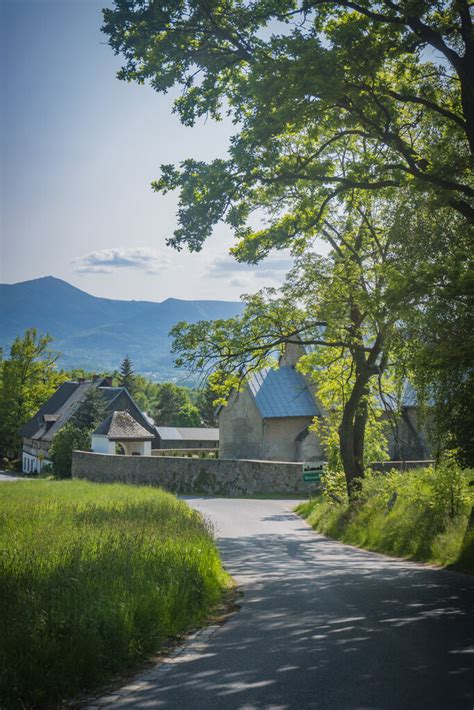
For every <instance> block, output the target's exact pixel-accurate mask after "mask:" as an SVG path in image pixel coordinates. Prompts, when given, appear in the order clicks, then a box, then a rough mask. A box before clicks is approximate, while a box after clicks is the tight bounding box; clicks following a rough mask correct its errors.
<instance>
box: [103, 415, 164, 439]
mask: <svg viewBox="0 0 474 710" xmlns="http://www.w3.org/2000/svg"><path fill="white" fill-rule="evenodd" d="M92 435H93V436H94V435H95V436H106V437H107V438H108V439H111V440H116V439H118V440H121V441H123V440H125V439H129V440H134V441H136V440H147V441H151V440H152V439H154V436H153V434H150V432H149V431H147V430H146V429H145V428H144V427H142V425H141V424H139V423H138V422H137V420H136V419H134V418H133V417H132V415H131V414H130V413H129V412H113V413H112V414H109V416H108V417H107V419H105V420H104V421H103V422H102V423H101V424H99V426H98V427H97V429H95V431H94V432H93V433H92Z"/></svg>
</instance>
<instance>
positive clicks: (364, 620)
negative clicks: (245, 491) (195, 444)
mask: <svg viewBox="0 0 474 710" xmlns="http://www.w3.org/2000/svg"><path fill="white" fill-rule="evenodd" d="M188 502H189V503H191V505H193V506H195V507H196V508H198V509H199V510H201V511H202V512H203V513H204V514H205V515H207V516H208V517H210V518H211V520H212V521H213V523H214V525H215V526H216V531H217V533H218V535H219V544H220V548H221V551H222V556H223V559H224V562H225V564H226V567H227V569H228V570H229V571H230V573H231V574H232V575H233V576H234V577H235V579H236V581H237V583H238V585H239V586H240V588H241V589H242V591H243V598H242V599H241V604H242V607H241V610H240V612H239V613H237V614H234V615H233V616H232V617H231V618H230V619H229V620H228V621H227V622H226V623H225V624H223V625H222V626H219V627H211V628H210V629H208V630H207V631H206V632H204V634H200V635H197V637H196V638H195V639H194V640H191V642H190V643H189V644H188V645H187V646H185V647H184V649H183V650H182V651H181V653H180V654H179V655H176V656H175V657H174V658H172V659H170V661H169V662H167V663H165V664H164V665H162V666H159V667H157V668H155V669H153V670H151V671H149V672H147V673H146V674H145V675H142V676H141V677H139V678H137V679H136V681H135V682H134V683H132V684H130V685H129V686H127V687H126V688H123V689H121V690H120V691H118V692H117V694H114V695H112V696H109V697H108V698H107V699H105V698H103V699H102V703H101V702H100V701H99V702H98V703H97V704H109V705H110V706H112V707H117V708H129V709H131V708H180V709H182V710H213V709H214V708H215V709H217V708H219V710H232V709H234V708H240V709H242V710H243V709H244V708H245V709H246V710H250V709H251V708H272V709H273V710H277V709H278V710H283V709H287V708H292V709H293V708H294V709H296V708H302V709H303V708H317V709H318V710H326V709H328V710H329V709H330V710H373V709H375V708H377V709H379V708H380V709H382V708H383V709H393V710H395V709H396V710H408V709H411V708H413V709H415V708H416V710H421V709H424V708H436V709H437V710H438V709H440V710H445V709H446V710H461V708H462V709H463V710H464V709H466V710H472V708H473V707H474V624H473V601H474V578H471V577H468V576H465V575H461V574H455V573H450V572H445V571H439V570H434V569H431V568H428V567H423V566H419V565H413V564H410V563H404V562H401V561H395V560H392V559H390V558H387V557H384V556H382V555H377V554H372V553H368V552H363V551H360V550H356V549H354V548H351V547H348V546H345V545H342V544H340V543H337V542H333V541H330V540H328V539H326V538H324V537H321V536H319V535H317V534H315V533H314V532H313V531H312V530H311V529H310V528H309V527H308V526H307V525H306V523H304V522H303V521H301V520H300V519H298V518H297V517H296V516H294V515H293V513H291V509H292V508H293V507H294V505H295V501H286V502H285V501H276V500H274V501H261V500H230V499H207V500H203V499H189V501H188Z"/></svg>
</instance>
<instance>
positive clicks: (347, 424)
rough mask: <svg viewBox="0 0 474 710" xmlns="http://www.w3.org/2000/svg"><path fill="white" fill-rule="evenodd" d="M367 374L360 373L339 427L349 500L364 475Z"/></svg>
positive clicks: (340, 448) (357, 489) (354, 493)
mask: <svg viewBox="0 0 474 710" xmlns="http://www.w3.org/2000/svg"><path fill="white" fill-rule="evenodd" d="M367 382H368V378H367V376H366V375H362V374H360V373H359V374H358V375H357V376H356V381H355V384H354V388H353V390H352V392H351V396H350V397H349V399H348V400H347V402H346V405H345V407H344V411H343V414H342V421H341V425H340V427H339V451H340V454H341V459H342V464H343V467H344V473H345V475H346V485H347V494H348V496H349V500H353V499H354V496H355V495H356V494H357V492H358V491H359V490H360V487H361V483H362V479H363V477H364V442H365V426H366V423H367V402H366V401H365V399H364V398H365V395H366V394H367Z"/></svg>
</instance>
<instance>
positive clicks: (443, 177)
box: [103, 0, 474, 487]
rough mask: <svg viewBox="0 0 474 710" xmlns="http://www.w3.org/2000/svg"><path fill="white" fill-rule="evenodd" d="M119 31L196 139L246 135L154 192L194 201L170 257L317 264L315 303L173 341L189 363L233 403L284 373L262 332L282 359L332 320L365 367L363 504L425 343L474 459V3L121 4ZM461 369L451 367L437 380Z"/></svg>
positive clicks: (112, 36)
mask: <svg viewBox="0 0 474 710" xmlns="http://www.w3.org/2000/svg"><path fill="white" fill-rule="evenodd" d="M103 30H104V32H105V33H106V35H107V36H108V38H109V44H110V45H111V47H112V48H113V49H114V51H115V52H116V53H118V54H120V53H121V54H122V55H123V56H124V57H125V64H124V66H123V67H122V69H121V70H120V72H119V78H121V79H123V80H127V81H137V82H138V83H144V82H145V81H150V83H151V85H152V86H153V88H154V89H155V90H157V91H159V92H164V93H166V92H168V91H169V90H170V89H171V88H172V87H175V88H179V89H180V91H177V92H176V96H177V98H176V99H175V102H174V109H175V112H176V114H177V115H178V116H179V118H180V120H181V122H182V123H183V124H185V125H190V126H191V125H194V123H195V122H196V121H197V120H198V119H199V118H201V117H203V116H206V117H207V116H211V117H212V118H214V119H216V120H219V119H220V118H221V117H222V115H224V114H225V113H227V115H229V116H230V117H231V119H232V121H233V123H234V125H235V126H236V127H237V129H236V130H237V132H236V135H234V136H233V138H232V139H231V141H230V147H229V151H228V155H227V156H226V157H225V158H217V159H215V160H213V161H212V162H210V163H205V162H203V161H199V160H194V159H187V160H184V161H183V162H182V163H181V164H180V165H179V166H173V165H163V166H162V167H161V176H160V177H159V178H158V179H157V180H156V181H155V182H154V183H153V188H154V189H155V190H156V191H158V192H160V193H163V194H165V193H167V192H168V191H175V190H177V191H179V194H180V199H179V211H178V228H177V230H176V231H175V232H174V235H173V236H171V237H170V238H169V239H168V243H169V244H171V245H172V246H174V247H176V248H177V249H178V250H179V249H181V248H183V247H184V246H187V247H188V248H189V249H190V250H191V251H199V250H200V249H201V248H202V246H203V243H204V241H205V240H206V239H207V238H208V237H209V235H210V234H211V233H212V230H213V228H214V226H215V225H216V224H217V223H218V222H220V221H224V222H226V223H227V224H228V225H229V227H230V228H231V229H232V230H233V232H234V235H235V239H236V242H235V245H234V248H233V249H232V253H233V254H234V256H235V257H236V258H237V260H239V261H243V262H247V263H257V262H259V261H261V260H262V259H264V258H265V257H266V256H267V255H268V254H269V253H270V252H271V251H272V250H274V249H284V248H288V249H290V250H291V252H292V254H293V255H299V256H300V257H301V255H302V254H305V258H306V265H305V270H306V275H307V278H303V279H302V280H301V281H302V284H304V285H305V288H306V295H305V293H304V292H303V287H302V285H301V288H300V289H299V290H298V289H297V288H295V287H294V286H295V283H294V282H293V294H291V297H288V298H286V299H283V304H282V303H281V301H280V304H281V308H280V311H281V310H283V319H282V318H280V317H279V314H278V310H279V309H278V307H277V306H276V304H275V303H273V304H272V306H271V313H270V314H266V313H264V307H265V297H264V296H260V297H259V296H257V297H255V298H253V300H252V299H249V300H248V301H247V314H246V316H245V317H244V318H243V319H242V320H238V319H232V320H230V321H220V322H217V323H216V324H214V326H213V328H212V331H209V329H208V326H207V325H206V324H198V325H197V326H195V327H194V328H189V329H186V326H184V325H183V324H181V326H180V327H178V328H177V329H175V330H174V337H175V349H176V352H179V353H180V354H181V360H182V362H184V363H186V362H190V361H191V362H192V363H193V364H194V366H195V367H196V369H198V370H199V369H201V370H202V369H203V368H204V367H205V368H206V369H207V371H212V370H216V369H217V370H219V371H220V374H221V375H222V377H221V381H220V383H219V385H218V387H217V389H216V393H217V394H218V395H219V397H218V398H219V399H221V400H222V401H223V400H225V397H226V393H228V391H229V389H230V388H231V387H236V388H238V387H240V386H241V385H242V380H243V378H244V376H245V374H246V372H249V371H252V370H253V369H258V368H259V367H262V366H263V365H265V364H268V358H269V353H270V352H271V351H270V350H269V349H268V348H267V349H265V348H264V347H262V333H265V332H266V333H267V344H268V345H269V346H270V345H271V346H272V347H273V348H274V349H277V350H278V349H279V347H280V346H281V344H282V343H283V342H284V341H285V339H286V340H288V339H289V338H291V337H294V336H295V335H297V334H301V332H302V328H301V323H302V318H303V319H304V317H305V316H304V314H305V313H306V321H305V323H306V332H308V330H309V329H310V328H313V329H314V327H315V323H318V322H320V321H321V320H323V321H325V322H326V323H327V326H328V328H327V331H326V332H325V338H324V339H325V340H326V342H327V341H329V342H331V343H333V344H334V346H335V347H336V344H337V343H339V346H340V347H341V348H344V349H345V351H346V352H344V353H343V354H342V357H343V358H344V359H346V358H347V350H348V351H349V352H350V360H351V362H350V367H352V366H353V374H352V376H351V378H349V379H350V380H352V382H350V384H351V389H350V395H349V394H348V393H347V392H346V395H348V396H346V397H345V398H342V397H341V402H343V405H342V413H341V414H340V422H339V424H338V425H337V426H338V429H339V432H340V433H339V454H340V457H341V459H342V463H343V465H344V470H345V472H346V475H347V478H348V486H349V487H350V484H351V482H353V481H354V480H355V479H357V478H360V477H362V476H363V471H364V460H365V462H366V461H367V459H370V458H371V455H375V454H370V450H371V448H374V447H376V444H377V427H379V431H380V426H381V424H380V422H377V417H376V416H375V417H374V416H373V412H374V407H373V398H372V392H371V390H373V381H374V380H375V378H377V377H378V376H379V374H380V375H381V376H382V375H383V373H384V371H385V370H386V368H387V366H388V363H389V362H391V359H390V358H391V356H392V355H393V353H394V352H396V351H397V347H398V353H397V354H398V359H399V361H402V360H403V359H404V357H405V361H406V359H407V358H406V356H407V353H406V349H405V344H406V342H407V337H406V334H407V333H408V334H409V337H408V339H409V341H410V343H409V344H410V345H411V346H412V347H411V353H412V356H413V357H412V361H413V366H412V370H413V371H415V372H416V374H417V375H418V378H420V377H421V373H423V372H426V373H427V374H428V375H429V376H430V377H431V380H430V384H431V386H432V388H434V389H435V390H437V398H436V399H437V402H436V405H437V412H438V421H439V422H440V426H439V428H438V431H439V435H438V438H440V435H441V434H442V433H443V430H444V431H446V432H447V433H446V435H444V433H443V436H442V439H443V441H442V445H443V447H446V446H452V445H453V444H454V445H455V446H456V447H459V449H460V453H461V455H462V456H463V460H464V461H469V460H471V459H472V446H473V443H472V442H473V440H472V434H469V432H472V427H471V428H469V426H466V425H465V424H464V422H466V418H469V417H470V416H472V411H474V407H472V406H471V403H472V401H473V391H474V388H473V387H472V378H471V377H470V373H471V372H472V362H471V361H472V347H471V348H470V351H469V352H470V359H469V363H468V366H467V367H468V369H467V370H466V366H465V362H464V361H463V360H462V357H461V356H460V352H461V351H462V350H465V352H468V348H465V349H464V348H463V347H462V342H463V341H462V333H463V332H464V333H465V334H467V333H469V332H471V333H472V332H474V327H473V322H472V313H473V312H474V309H473V307H472V305H473V304H472V277H471V281H470V282H468V278H469V277H468V276H467V274H468V273H469V261H471V266H472V231H471V232H470V231H469V228H470V225H472V224H473V223H474V210H473V207H472V197H473V196H474V185H473V182H472V152H473V149H474V103H473V101H472V96H473V95H474V75H473V66H474V65H473V62H472V57H473V56H474V39H473V33H472V23H471V20H470V17H469V8H468V3H467V2H465V0H463V2H457V1H455V0H449V1H448V2H445V1H444V0H436V1H435V2H413V1H412V0H400V1H399V2H397V3H393V2H389V1H388V0H378V1H377V2H374V3H368V2H358V3H354V2H349V1H346V0H334V1H332V0H331V1H329V2H320V1H319V0H318V1H317V0H314V1H311V0H309V2H303V3H300V4H295V3H294V2H293V0H280V1H278V2H277V1H276V0H270V2H269V1H268V0H255V2H252V3H243V2H241V1H240V0H226V2H220V1H218V2H215V3H211V4H209V3H181V2H171V3H167V4H163V3H161V4H160V3H143V2H141V1H139V0H120V1H117V2H116V3H115V6H114V8H111V9H106V10H104V27H103ZM255 214H258V215H259V216H261V219H260V220H255ZM438 215H440V218H439V219H438ZM450 222H451V223H452V224H451V226H449V225H450ZM443 225H444V226H443ZM446 225H448V229H444V227H445V226H446ZM443 235H445V236H443ZM316 239H324V240H325V241H326V242H327V243H328V244H329V245H330V247H331V250H332V252H331V255H330V259H329V263H328V260H325V259H318V258H317V256H316V255H315V254H314V251H315V245H316ZM469 240H470V242H469ZM469 244H470V246H469ZM412 245H414V248H413V247H412ZM433 255H434V256H435V258H433ZM470 255H471V256H470ZM444 257H446V261H447V263H446V264H444ZM471 273H472V269H471ZM469 283H470V284H471V287H470V288H471V298H470V300H469V297H468V295H467V294H468V287H469ZM287 291H288V289H287ZM287 295H289V294H287ZM259 298H260V303H259V302H258V301H259ZM299 299H300V300H299ZM301 302H302V303H303V305H304V306H305V308H303V307H301V308H299V305H300V303H301ZM313 304H314V305H313ZM446 304H447V305H448V307H447V308H446ZM453 304H454V305H453ZM288 306H289V307H290V308H291V309H292V311H289V310H288ZM290 312H291V316H289V313H290ZM302 314H303V315H302ZM259 319H260V320H261V323H262V325H261V327H259ZM298 320H299V323H296V325H295V321H298ZM402 325H403V326H404V327H405V337H403V336H401V334H400V330H401V326H402ZM427 333H428V334H429V335H428V336H427V335H426V334H427ZM453 333H455V334H456V335H457V337H455V338H453V337H452V335H453ZM437 334H440V335H439V337H438V335H437ZM459 334H461V337H459ZM314 339H315V340H319V341H321V340H322V339H323V338H321V337H320V338H319V339H318V338H316V337H315V338H314ZM467 339H468V336H466V340H467ZM469 339H470V338H469ZM307 340H310V338H307ZM404 341H405V342H404ZM341 343H342V344H341ZM451 343H454V347H452V348H451V345H450V344H451ZM418 344H420V346H419V347H418ZM445 344H448V345H447V346H446V345H445ZM235 345H238V346H239V349H238V351H237V352H238V354H239V356H240V361H239V363H235V361H234V362H233V361H232V356H233V353H234V354H235V352H236V351H235V350H234V349H233V346H235ZM471 345H472V343H471ZM403 351H405V352H403ZM443 352H444V353H445V355H446V356H445V357H444V358H443V361H442V362H441V363H439V366H438V367H437V366H436V365H435V366H434V367H430V368H424V367H423V362H424V361H425V362H426V361H430V362H435V360H436V357H435V356H436V354H437V353H443ZM453 354H454V360H455V367H453V358H452V357H450V356H452V355H453ZM446 373H451V374H450V376H449V377H446ZM467 376H469V381H470V382H471V387H470V389H469V392H468V393H467V394H468V395H469V405H467V406H466V407H465V408H463V407H462V405H461V402H462V396H463V393H465V390H464V389H463V383H464V382H465V381H466V377H467ZM453 381H454V382H455V383H456V385H457V386H456V387H454V388H453V387H451V386H450V385H451V383H452V382H453ZM460 398H461V399H460ZM439 403H441V406H438V405H439ZM443 412H444V414H442V413H443ZM466 415H467V417H466ZM331 426H332V432H333V433H334V431H335V426H336V423H334V425H331ZM366 434H367V445H365V441H364V439H365V436H366ZM328 437H329V438H332V439H333V438H334V436H333V434H331V430H330V431H328ZM382 439H383V437H382ZM352 442H355V443H354V444H353V443H352Z"/></svg>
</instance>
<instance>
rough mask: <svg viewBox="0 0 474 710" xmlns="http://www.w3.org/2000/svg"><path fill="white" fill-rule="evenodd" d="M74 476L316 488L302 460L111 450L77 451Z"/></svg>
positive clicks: (277, 489)
mask: <svg viewBox="0 0 474 710" xmlns="http://www.w3.org/2000/svg"><path fill="white" fill-rule="evenodd" d="M72 476H73V478H83V479H86V480H88V481H95V482H98V483H133V484H142V485H152V486H161V487H162V488H165V489H166V490H168V491H172V492H173V493H189V494H198V495H223V496H226V495H229V496H239V495H253V494H255V493H265V494H266V493H284V494H286V493H298V494H302V495H304V494H308V493H310V492H312V491H314V489H315V486H314V484H308V483H304V482H303V474H302V465H301V464H300V463H284V462H277V461H242V460H239V461H236V460H230V459H190V458H178V457H167V456H109V455H107V454H96V453H91V452H85V451H75V452H74V454H73V460H72Z"/></svg>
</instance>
